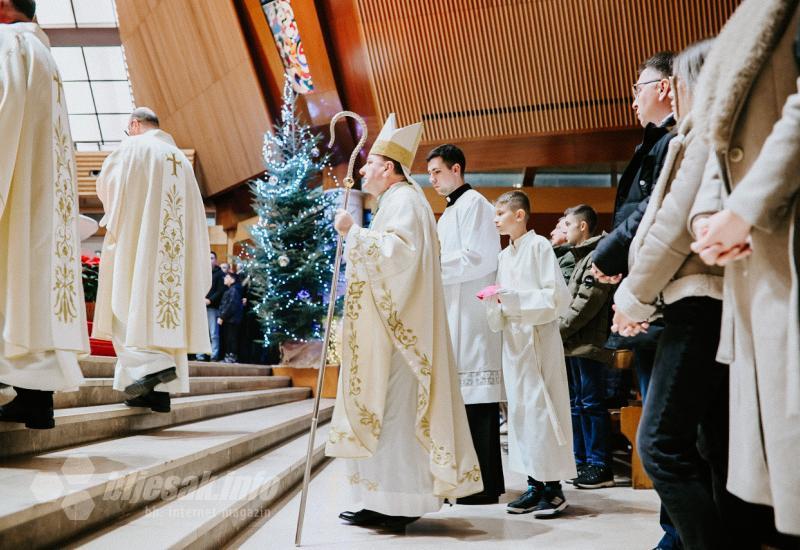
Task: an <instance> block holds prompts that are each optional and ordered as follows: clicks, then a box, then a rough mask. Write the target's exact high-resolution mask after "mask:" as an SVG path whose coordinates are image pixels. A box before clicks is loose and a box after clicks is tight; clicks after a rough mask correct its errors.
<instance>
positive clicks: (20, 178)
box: [0, 23, 89, 391]
mask: <svg viewBox="0 0 800 550" xmlns="http://www.w3.org/2000/svg"><path fill="white" fill-rule="evenodd" d="M0 255H1V256H2V261H0V329H2V337H1V338H0V383H3V384H8V385H12V386H19V387H22V388H27V389H33V390H44V391H59V390H61V391H63V390H76V389H77V388H78V386H80V384H81V383H82V382H83V375H82V373H81V369H80V366H79V365H78V355H79V354H86V353H88V352H89V339H88V334H87V329H86V309H85V307H84V301H83V283H82V275H81V263H80V239H79V232H78V180H77V177H76V175H75V157H74V150H73V144H72V138H71V136H70V129H69V119H68V117H67V104H66V99H65V97H64V90H63V87H62V85H61V76H60V75H59V72H58V68H57V67H56V63H55V60H54V59H53V56H52V55H51V53H50V49H49V42H48V40H47V36H46V35H45V34H44V32H42V30H41V29H40V28H39V26H38V25H37V24H36V23H14V24H8V25H6V24H1V25H0Z"/></svg>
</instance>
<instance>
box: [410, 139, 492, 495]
mask: <svg viewBox="0 0 800 550" xmlns="http://www.w3.org/2000/svg"><path fill="white" fill-rule="evenodd" d="M426 160H427V161H428V174H429V178H430V182H431V186H433V188H434V189H435V190H436V192H437V193H439V194H440V195H443V196H444V197H445V200H446V201H447V206H446V207H445V209H444V213H442V215H441V217H440V218H439V222H438V223H437V233H438V235H439V242H440V243H441V247H442V282H443V284H444V300H445V305H446V307H447V322H448V324H449V325H450V337H451V340H452V343H453V352H454V354H455V358H456V368H457V369H458V376H459V381H460V383H461V396H462V397H463V398H464V403H465V405H466V410H467V421H468V422H469V429H470V432H471V433H472V443H473V444H474V445H475V451H476V452H477V453H478V462H480V467H481V472H482V473H483V492H481V493H479V494H476V495H471V496H469V497H465V498H462V499H459V500H458V503H459V504H496V503H497V502H499V497H500V495H501V494H503V493H504V492H505V482H504V479H503V461H502V453H501V450H500V401H502V400H503V377H502V372H501V365H500V346H501V338H500V334H499V333H496V332H492V331H491V330H490V329H489V323H488V322H487V320H486V314H485V313H484V307H483V305H482V304H481V303H480V302H479V301H478V300H476V299H475V295H476V294H477V293H478V292H480V290H481V289H482V288H485V287H486V286H488V285H491V284H493V283H494V281H495V277H496V276H497V255H498V254H499V253H500V236H499V235H498V234H497V229H495V227H494V206H492V204H491V203H490V202H489V201H487V200H486V199H485V198H484V197H483V195H481V194H480V193H478V192H477V191H475V190H474V189H472V187H471V186H470V185H469V184H468V183H465V182H464V169H465V167H466V158H465V157H464V153H463V151H461V149H459V148H458V147H456V146H455V145H450V144H446V145H440V146H439V147H436V148H435V149H433V150H432V151H431V152H430V153H428V156H427V159H426Z"/></svg>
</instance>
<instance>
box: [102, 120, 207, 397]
mask: <svg viewBox="0 0 800 550" xmlns="http://www.w3.org/2000/svg"><path fill="white" fill-rule="evenodd" d="M97 196H98V197H99V198H100V200H101V201H102V203H103V207H104V209H105V213H106V215H105V217H104V218H103V219H102V220H101V222H100V225H102V226H105V227H106V236H105V239H104V241H103V251H102V254H101V257H100V258H101V260H100V279H99V282H98V288H97V304H96V306H95V316H94V327H93V336H94V337H96V338H104V339H107V340H112V341H113V342H114V349H115V351H116V352H117V356H118V361H117V369H116V375H115V377H114V388H115V389H118V390H122V389H124V388H125V386H126V385H128V384H130V383H132V382H133V381H134V380H136V379H138V378H141V377H142V376H145V375H147V374H152V373H154V372H158V371H160V370H164V369H166V368H170V367H172V366H176V367H177V372H178V378H177V380H174V381H172V382H170V383H168V384H159V385H158V386H156V388H155V389H156V390H157V391H167V392H170V393H185V392H188V391H189V369H188V362H187V359H186V355H187V354H188V353H210V351H211V344H210V342H209V337H208V323H207V317H206V304H205V296H206V293H207V292H208V289H209V288H210V287H211V268H210V266H209V264H208V251H209V250H210V248H209V244H208V228H207V225H206V216H205V208H204V207H203V200H202V197H201V196H200V189H199V188H198V186H197V180H196V179H195V177H194V172H193V170H192V165H191V163H190V162H189V160H188V159H187V158H186V156H184V154H183V153H182V152H181V150H180V149H178V148H177V147H176V146H175V142H174V141H173V140H172V137H171V136H170V135H169V134H167V133H166V132H163V131H161V130H149V131H147V132H145V133H143V134H141V135H138V136H132V137H130V138H128V139H126V140H125V141H123V142H122V144H121V145H120V147H119V148H118V149H117V150H116V151H114V152H113V153H111V154H110V155H109V156H108V158H107V159H106V161H105V162H104V163H103V169H102V170H101V172H100V176H99V177H98V179H97Z"/></svg>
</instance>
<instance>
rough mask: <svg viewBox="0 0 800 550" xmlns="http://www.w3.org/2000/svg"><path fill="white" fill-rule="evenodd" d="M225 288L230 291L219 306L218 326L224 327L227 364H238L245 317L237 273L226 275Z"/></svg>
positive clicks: (226, 292) (223, 334)
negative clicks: (240, 338)
mask: <svg viewBox="0 0 800 550" xmlns="http://www.w3.org/2000/svg"><path fill="white" fill-rule="evenodd" d="M225 286H226V287H228V290H226V291H225V294H223V295H222V301H221V302H220V306H219V317H218V318H217V324H219V325H220V326H221V327H222V338H223V344H224V346H225V363H236V362H237V361H238V360H239V359H238V357H237V354H238V352H239V325H240V324H241V322H242V317H243V316H244V304H243V303H242V286H241V285H240V284H239V280H238V278H237V277H236V274H235V273H226V274H225Z"/></svg>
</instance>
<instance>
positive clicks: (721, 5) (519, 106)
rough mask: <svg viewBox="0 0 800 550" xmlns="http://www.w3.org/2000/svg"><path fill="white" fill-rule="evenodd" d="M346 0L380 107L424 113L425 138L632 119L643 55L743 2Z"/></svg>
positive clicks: (678, 43) (581, 128) (690, 38)
mask: <svg viewBox="0 0 800 550" xmlns="http://www.w3.org/2000/svg"><path fill="white" fill-rule="evenodd" d="M342 1H343V2H344V0H342ZM353 1H354V2H355V4H356V6H357V12H358V16H359V19H360V25H361V29H362V32H363V37H364V44H365V49H366V57H367V60H368V64H369V69H370V72H371V84H372V85H373V87H374V100H375V103H376V106H377V113H378V118H379V119H381V120H382V119H384V118H385V117H386V116H387V115H388V114H389V113H390V112H395V113H397V116H398V119H399V122H400V123H401V124H409V123H412V122H415V121H418V120H422V121H423V122H425V134H424V136H423V141H424V142H427V143H441V142H447V141H450V142H464V141H470V140H483V139H492V138H515V137H521V136H522V137H524V136H535V135H554V134H569V133H574V132H587V131H596V130H608V129H620V128H630V127H635V126H636V119H635V117H634V114H633V111H632V109H631V102H632V98H631V92H630V85H631V84H632V83H633V82H634V81H635V79H636V68H637V66H638V64H639V63H640V62H641V61H642V60H644V59H646V58H647V57H649V56H650V55H651V54H653V53H655V52H656V51H659V50H664V49H672V50H675V51H679V50H680V49H682V48H683V47H685V46H686V45H688V44H690V43H692V42H694V41H697V40H700V39H703V38H707V37H709V36H713V35H714V34H716V33H717V32H718V31H719V29H720V28H721V27H722V25H723V24H724V22H725V21H726V20H727V18H728V17H729V16H730V14H731V13H732V12H733V10H734V9H735V7H736V6H737V5H738V4H739V3H740V0H670V1H669V2H665V1H664V0H439V1H437V2H430V1H429V0H353Z"/></svg>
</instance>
